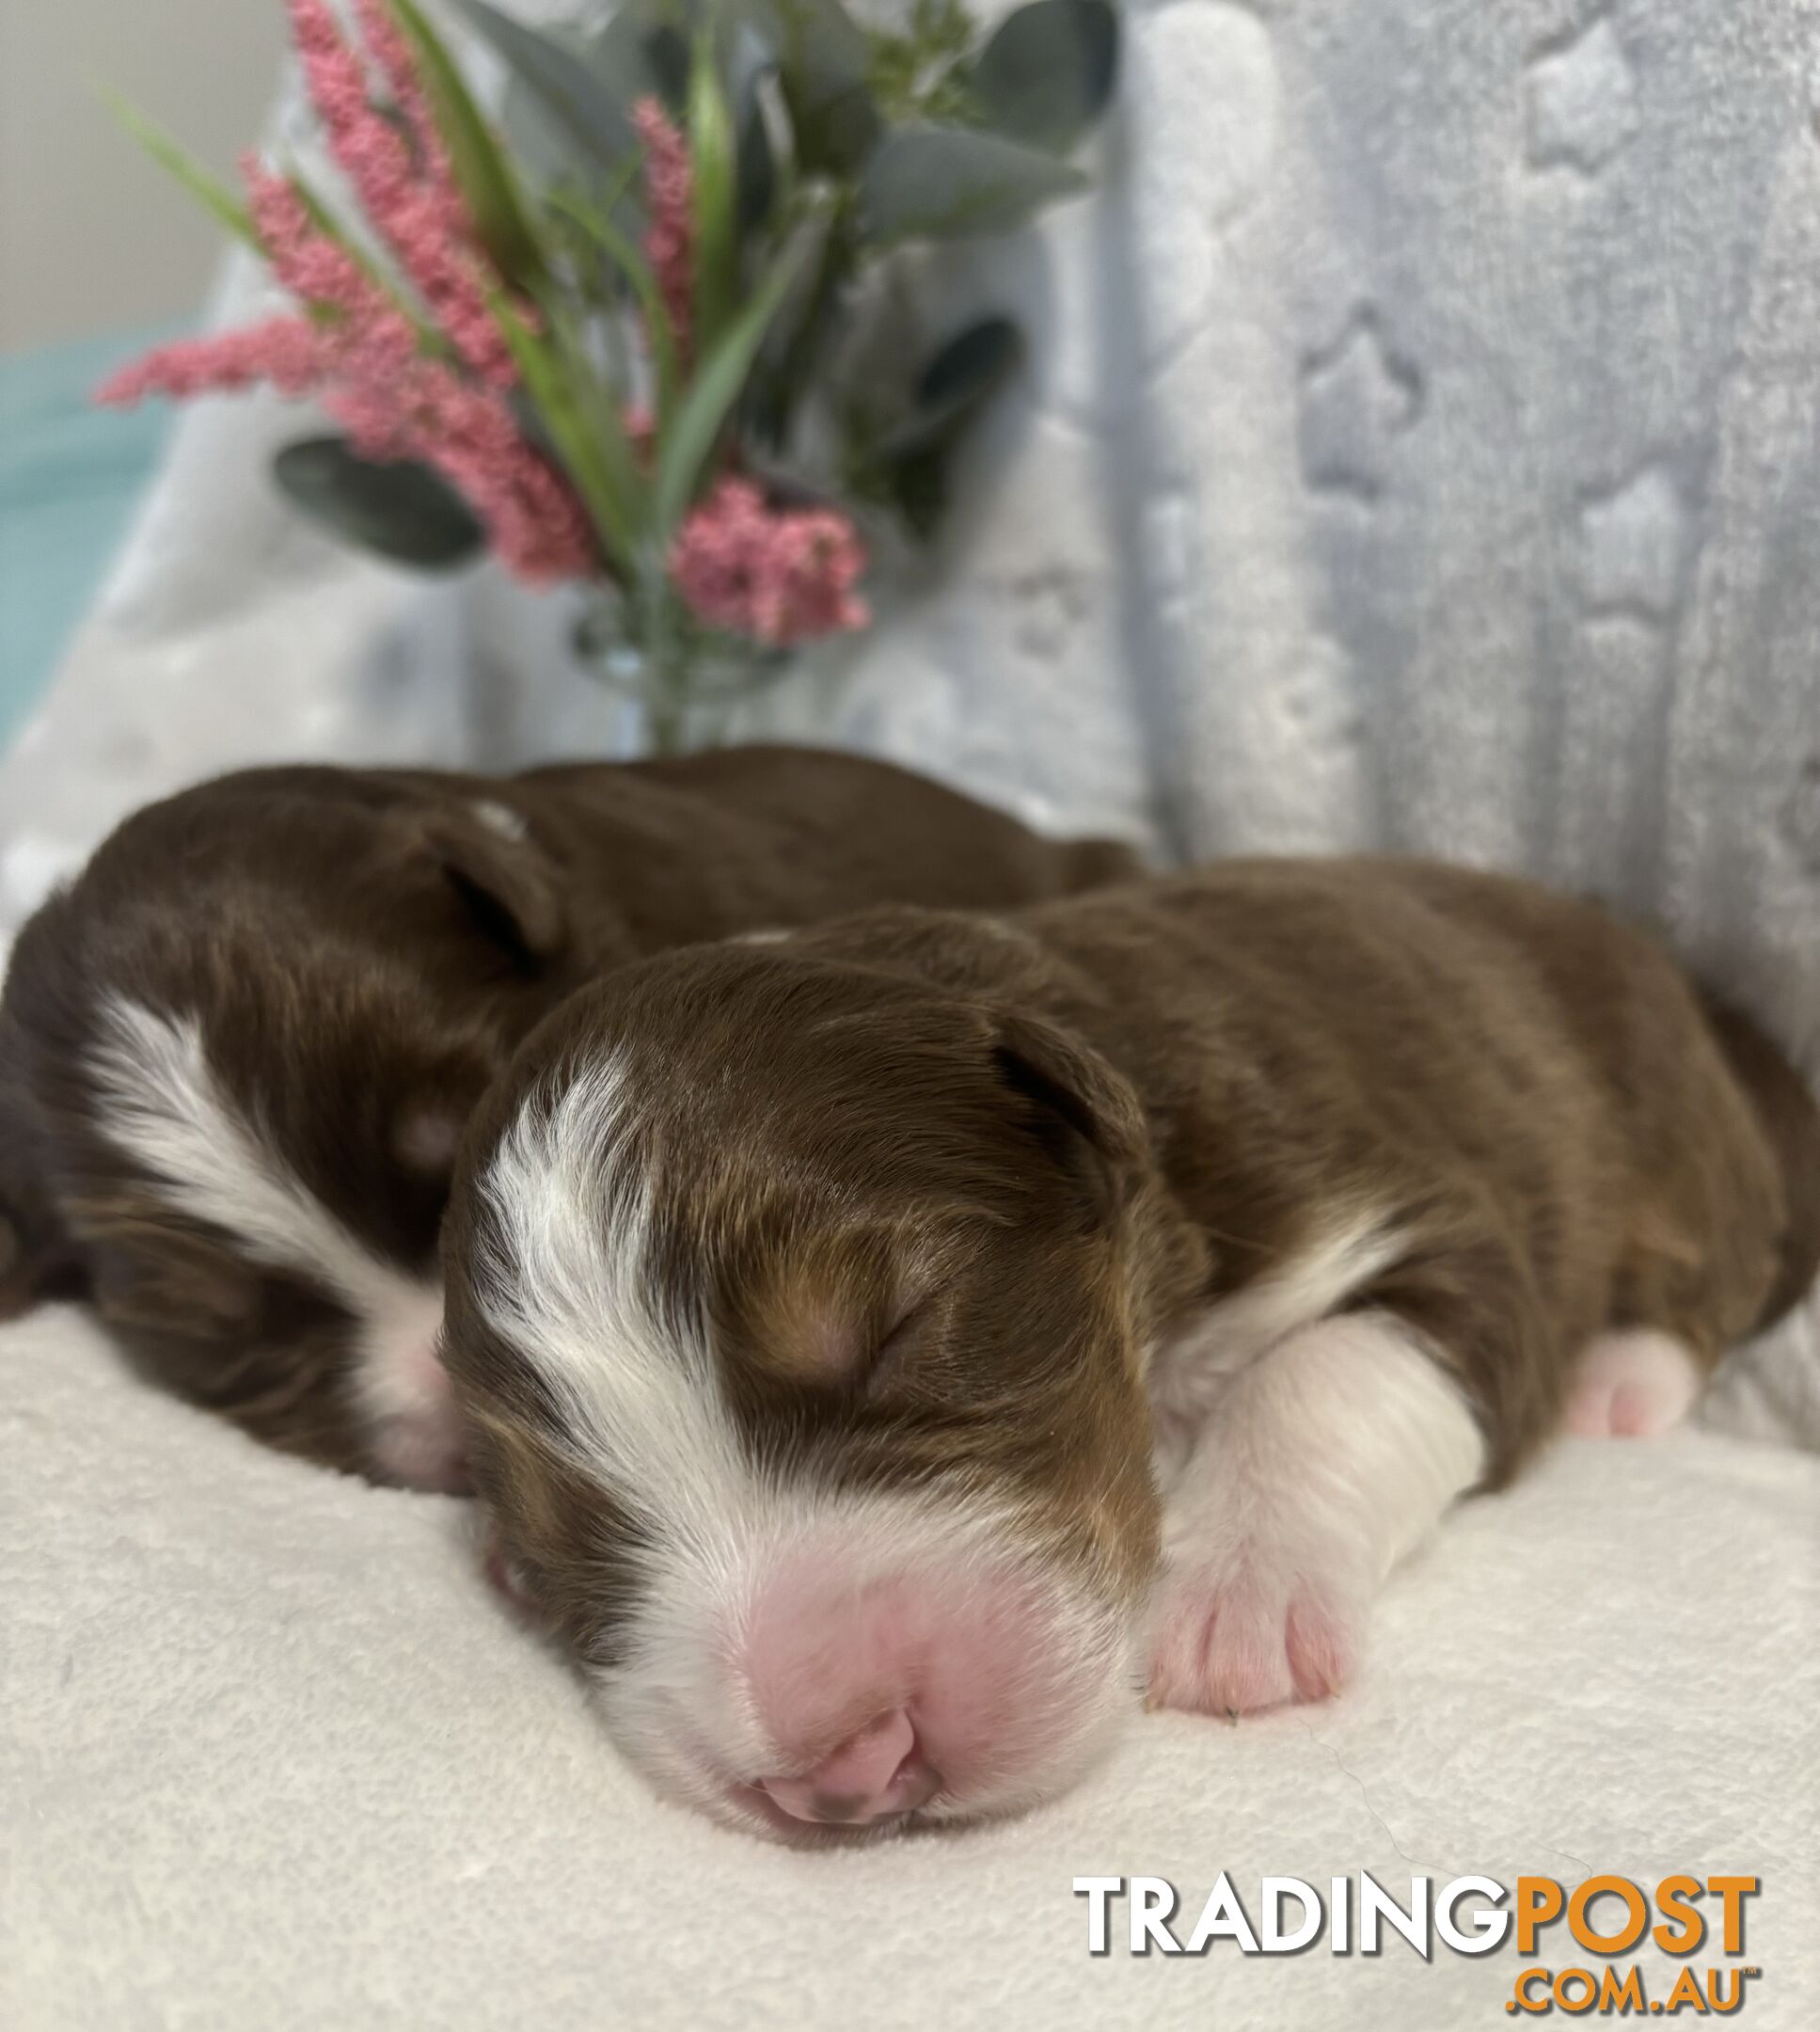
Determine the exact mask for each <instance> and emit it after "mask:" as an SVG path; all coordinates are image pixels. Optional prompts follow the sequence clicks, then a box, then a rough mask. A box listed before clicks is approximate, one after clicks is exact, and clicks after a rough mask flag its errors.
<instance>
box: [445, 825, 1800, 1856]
mask: <svg viewBox="0 0 1820 2032" xmlns="http://www.w3.org/2000/svg"><path fill="white" fill-rule="evenodd" d="M444 1250H445V1260H446V1265H447V1270H448V1278H449V1308H448V1323H447V1330H446V1349H445V1352H446V1357H447V1359H448V1362H449V1364H450V1367H451V1371H452V1372H453V1374H454V1377H455V1380H456V1387H457V1391H458V1394H459V1395H460V1396H461V1398H462V1399H463V1401H464V1403H465V1405H466V1406H467V1410H468V1411H469V1413H470V1414H471V1417H472V1421H473V1427H474V1446H475V1471H476V1476H477V1481H478V1485H479V1487H480V1489H481V1491H482V1494H483V1497H484V1499H485V1500H486V1502H487V1504H488V1505H489V1507H490V1510H491V1513H492V1518H493V1520H494V1527H495V1529H496V1530H497V1532H498V1533H499V1555H500V1561H501V1564H502V1565H503V1567H504V1569H505V1570H506V1571H507V1572H508V1573H509V1574H510V1575H511V1576H512V1578H513V1580H514V1585H515V1586H516V1587H517V1588H518V1589H519V1590H520V1591H521V1592H522V1593H523V1595H525V1596H526V1597H527V1598H528V1599H529V1601H530V1603H531V1604H532V1605H533V1606H534V1607H535V1608H537V1609H538V1610H540V1611H542V1613H543V1614H544V1616H545V1617H546V1618H547V1620H548V1621H549V1623H550V1624H551V1625H552V1627H554V1628H555V1630H556V1631H558V1632H559V1633H560V1635H561V1636H562V1639H563V1640H565V1642H566V1643H567V1644H568V1646H569V1647H570V1648H571V1649H572V1651H573V1653H574V1654H575V1656H576V1657H577V1658H578V1660H579V1661H580V1663H581V1665H582V1667H583V1668H584V1670H585V1671H586V1673H587V1674H588V1675H589V1677H590V1678H591V1680H592V1681H593V1684H594V1686H595V1687H596V1688H597V1691H598V1696H599V1699H600V1701H601V1703H602V1706H603V1708H604V1712H605V1715H606V1718H607V1721H608V1722H609V1726H610V1727H611V1728H612V1729H613V1730H614V1731H615V1732H616V1733H617V1735H618V1737H619V1738H620V1740H621V1742H622V1744H623V1745H624V1747H625V1749H626V1751H627V1752H628V1753H629V1754H631V1755H632V1756H633V1757H634V1758H635V1759H636V1760H637V1761H638V1762H640V1763H641V1765H642V1766H643V1767H644V1768H645V1769H646V1770H648V1772H649V1773H650V1774H651V1775H652V1777H653V1778H654V1779H655V1780H656V1781H657V1784H658V1785H659V1786H662V1787H664V1788H665V1789H667V1790H669V1791H670V1792H672V1793H673V1794H674V1795H676V1796H679V1797H680V1798H682V1799H684V1800H686V1801H689V1802H694V1803H696V1804H698V1805H700V1806H702V1807H704V1808H705V1809H706V1810H707V1811H709V1812H711V1813H714V1814H716V1815H719V1816H720V1817H721V1818H725V1819H728V1820H730V1821H733V1822H735V1823H736V1824H741V1825H745V1826H748V1827H751V1828H754V1829H757V1830H761V1831H767V1832H770V1833H782V1834H805V1833H807V1834H813V1833H814V1832H815V1831H816V1830H822V1831H825V1830H826V1829H827V1828H829V1827H831V1826H848V1827H850V1826H863V1827H868V1828H878V1827H883V1826H888V1825H895V1824H902V1823H903V1822H904V1821H905V1820H907V1819H910V1818H917V1819H929V1820H948V1819H956V1818H968V1817H973V1816H979V1815H987V1814H995V1813H1000V1812H1004V1811H1007V1810H1010V1809H1012V1808H1016V1807H1018V1806H1021V1805H1023V1804H1025V1803H1027V1802H1031V1801H1033V1800H1036V1799H1038V1798H1041V1797H1043V1796H1045V1795H1048V1794H1051V1793H1052V1792H1053V1791H1055V1790H1056V1789H1058V1788H1059V1787H1061V1786H1065V1785H1066V1784H1067V1783H1068V1781H1069V1780H1070V1778H1071V1777H1072V1776H1073V1775H1074V1774H1075V1773H1076V1772H1078V1771H1079V1770H1081V1769H1082V1768H1083V1767H1084V1764H1085V1763H1086V1762H1087V1761H1088V1760H1089V1759H1090V1758H1091V1757H1092V1756H1093V1755H1094V1754H1095V1753H1096V1752H1097V1751H1098V1750H1099V1749H1100V1746H1101V1745H1102V1744H1103V1743H1104V1742H1105V1740H1106V1738H1107V1736H1108V1732H1109V1731H1110V1730H1111V1729H1112V1728H1113V1727H1114V1726H1116V1723H1117V1722H1118V1720H1119V1718H1120V1717H1121V1716H1123V1715H1124V1714H1126V1713H1127V1712H1128V1711H1130V1710H1131V1709H1132V1707H1135V1706H1136V1704H1137V1700H1138V1697H1139V1694H1140V1692H1141V1691H1143V1690H1144V1689H1145V1688H1147V1689H1148V1692H1149V1695H1150V1697H1151V1699H1152V1700H1153V1701H1155V1702H1158V1703H1162V1704H1165V1705H1168V1706H1173V1707H1184V1708H1190V1709H1198V1710H1203V1711H1210V1712H1225V1711H1227V1710H1239V1709H1249V1708H1254V1707H1266V1706H1270V1705H1273V1704H1274V1703H1278V1702H1283V1701H1290V1700H1295V1699H1305V1698H1312V1697H1315V1696H1317V1695H1320V1694H1322V1693H1325V1692H1327V1691H1330V1690H1332V1689H1334V1688H1337V1686H1338V1685H1339V1684H1340V1683H1341V1681H1342V1680H1343V1679H1344V1678H1345V1676H1346V1675H1347V1673H1348V1670H1349V1668H1350V1666H1351V1664H1352V1662H1353V1658H1354V1656H1355V1654H1356V1651H1357V1647H1358V1644H1359V1642H1360V1637H1361V1632H1362V1629H1363V1627H1364V1624H1365V1619H1366V1616H1367V1612H1368V1609H1369V1603H1370V1601H1371V1599H1372V1597H1373V1595H1374V1594H1375V1592H1376V1590H1377V1588H1378V1586H1379V1584H1380V1582H1381V1581H1382V1580H1384V1578H1385V1574H1386V1573H1387V1571H1388V1570H1389V1569H1390V1567H1391V1566H1392V1564H1394V1563H1395V1562H1396V1561H1397V1560H1398V1559H1399V1558H1400V1557H1401V1555H1402V1554H1403V1553H1404V1552H1405V1551H1406V1550H1408V1549H1409V1548H1410V1547H1411V1546H1412V1545H1413V1544H1415V1543H1416V1540H1417V1539H1419V1538H1420V1537H1421V1536H1422V1535H1423V1534H1424V1533H1425V1532H1427V1531H1428V1530H1429V1529H1430V1527H1431V1526H1432V1525H1433V1523H1434V1522H1435V1520H1436V1519H1437V1518H1438V1517H1439V1516H1441V1514H1442V1512H1443V1511H1444V1510H1445V1509H1446V1507H1447V1506H1448V1504H1449V1503H1450V1502H1451V1501H1452V1500H1454V1499H1455V1498H1456V1497H1458V1496H1460V1495H1462V1494H1463V1493H1464V1492H1465V1491H1468V1490H1472V1489H1476V1488H1484V1487H1496V1486H1497V1485H1498V1484H1502V1483H1504V1482H1505V1481H1507V1480H1508V1479H1509V1478H1510V1476H1511V1474H1512V1473H1513V1472H1514V1471H1515V1470H1516V1469H1517V1468H1518V1467H1519V1466H1520V1465H1521V1464H1522V1462H1523V1461H1524V1460H1525V1459H1526V1458H1527V1456H1528V1455H1529V1454H1530V1453H1532V1452H1533V1451H1534V1449H1535V1448H1536V1447H1537V1446H1538V1445H1539V1444H1540V1443H1541V1442H1542V1441H1543V1439H1544V1437H1547V1436H1548V1435H1549V1434H1551V1433H1552V1432H1554V1431H1556V1430H1557V1429H1559V1427H1560V1425H1561V1424H1562V1422H1563V1419H1564V1418H1565V1417H1568V1416H1572V1417H1573V1418H1574V1419H1575V1421H1576V1422H1578V1423H1579V1424H1581V1425H1582V1426H1583V1427H1585V1428H1587V1429H1598V1430H1602V1431H1632V1430H1644V1429H1654V1427H1656V1426H1658V1425H1660V1424H1663V1423H1666V1422H1668V1421H1670V1420H1671V1419H1672V1418H1673V1417H1674V1416H1676V1415H1677V1414H1678V1413H1679V1411H1680V1410H1681V1409H1683V1408H1685V1404H1686V1402H1687V1400H1688V1398H1689V1397H1690V1395H1691V1394H1692V1391H1693V1388H1694V1385H1695V1382H1696V1379H1697V1378H1698V1376H1699V1375H1700V1374H1701V1373H1702V1372H1703V1371H1705V1370H1706V1369H1707V1368H1709V1367H1710V1365H1711V1364H1712V1363H1713V1362H1714V1361H1715V1360H1716V1359H1717V1357H1718V1355H1719V1354H1720V1352H1721V1351H1722V1350H1723V1349H1724V1348H1726V1347H1727V1346H1728V1344H1730V1343H1732V1342H1733V1341H1737V1340H1738V1339H1739V1338H1741V1337H1742V1336H1744V1335H1746V1334H1748V1333H1749V1332H1750V1331H1751V1330H1752V1329H1753V1328H1754V1327H1757V1326H1761V1325H1763V1324H1764V1323H1765V1321H1766V1320H1767V1319H1768V1318H1769V1317H1770V1316H1771V1315H1772V1314H1774V1313H1776V1312H1777V1311H1779V1310H1780V1309H1782V1308H1784V1307H1786V1306H1787V1305H1789V1304H1791V1303H1792V1302H1793V1301H1794V1299H1795V1297H1796V1295H1797V1294H1799V1292H1800V1291H1801V1290H1802V1289H1803V1288H1804V1287H1805V1285H1806V1284H1807V1283H1808V1281H1809V1280H1810V1279H1811V1278H1812V1274H1813V1271H1814V1267H1815V1262H1816V1258H1817V1257H1820V1119H1817V1118H1816V1113H1815V1109H1814V1106H1813V1103H1812V1100H1811V1099H1810V1097H1809V1096H1808V1095H1807V1093H1806V1091H1805V1090H1804V1089H1803V1087H1801V1086H1800V1084H1799V1083H1798V1081H1797V1080H1796V1078H1795V1076H1794V1074H1793V1073H1792V1072H1790V1071H1789V1070H1788V1068H1787V1067H1786V1066H1785V1065H1784V1064H1783V1062H1782V1061H1781V1059H1780V1056H1778V1055H1777V1054H1776V1053H1775V1051H1774V1050H1773V1049H1772V1048H1771V1047H1770V1046H1769V1045H1768V1044H1767V1043H1766V1042H1765V1040H1763V1039H1762V1038H1761V1037H1760V1036H1758V1035H1757V1033H1756V1032H1755V1031H1754V1030H1753V1029H1752V1028H1751V1027H1750V1025H1749V1024H1748V1023H1746V1022H1745V1021H1744V1020H1743V1019H1741V1018H1737V1017H1733V1016H1730V1015H1722V1014H1721V1015H1717V1016H1716V1015H1715V1014H1714V1012H1712V1011H1711V1010H1709V1009H1707V1008H1703V1007H1702V1004H1701V1000H1700V998H1699V997H1698V995H1697V994H1696V992H1694V991H1693V990H1692V989H1691V988H1690V987H1689V985H1688V983H1687V981H1686V980H1685V978H1684V976H1682V975H1681V973H1680V972H1679V971H1678V970H1677V968H1676V967H1675V966H1674V964H1673V963H1672V962H1671V961H1670V960H1669V959H1668V958H1667V957H1666V955H1665V954H1664V953H1663V952H1662V951H1660V950H1659V949H1658V948H1657V947H1656V946H1654V945H1652V944H1650V943H1649V942H1648V941H1646V940H1644V939H1642V938H1640V937H1638V936H1635V935H1633V934H1631V933H1629V932H1627V931H1625V930H1622V929H1620V928H1619V927H1618V926H1617V925H1615V924H1614V923H1612V922H1611V921H1610V920H1609V919H1608V918H1607V917H1606V916H1605V915H1604V914H1603V913H1601V912H1600V911H1598V910H1597V909H1595V908H1593V907H1591V906H1590V905H1586V904H1582V903H1577V902H1572V901H1568V900H1565V899H1563V898H1559V897H1553V896H1549V895H1547V894H1545V893H1543V892H1542V891H1540V890H1537V889H1534V888H1530V887H1527V886H1525V885H1522V884H1520V883H1517V882H1514V881H1503V880H1499V879H1496V878H1494V877H1490V876H1482V875H1475V874H1468V873H1464V872H1460V871H1455V870H1451V869H1448V868H1443V867H1437V866H1432V865H1421V864H1415V863H1392V862H1376V863H1371V862H1353V863H1345V862H1332V863H1296V862H1280V863H1262V862H1260V863H1250V864H1244V863H1235V864H1231V865H1224V866H1219V867H1214V868H1211V869H1208V870H1206V871H1204V872H1202V873H1198V874H1195V875H1191V876H1187V877H1184V878H1179V879H1176V880H1170V881H1157V882H1154V883H1150V884H1147V885H1143V886H1137V887H1132V888H1131V889H1128V890H1124V891H1115V892H1111V893H1107V894H1103V895H1100V896H1098V897H1082V898H1079V899H1076V900H1074V901H1070V902H1066V903H1055V904H1052V905H1047V906H1043V907H1040V908H1037V909H1034V910H1029V911H1025V912H1022V913H1017V914H1014V915H1011V916H1008V917H1006V918H1005V919H1003V920H999V921H996V922H994V921H989V920H973V921H969V920H967V919H964V918H960V917H957V916H950V915H944V914H942V913H924V912H910V911H897V912H893V911H884V912H878V913H873V914H871V915H869V916H865V917H861V918H857V919H854V920H851V921H849V922H847V923H845V924H841V925H836V926H831V927H828V928H824V929H819V930H812V931H808V932H805V933H802V934H799V935H798V936H795V937H793V938H791V939H790V940H788V941H787V942H785V943H783V944H777V945H767V946H763V947H758V946H725V947H721V948H718V949H705V948H704V949H698V950H695V951H689V952H682V953H676V954H673V955H671V956H669V957H666V958H663V959H658V960H651V961H648V962H645V963H642V964H641V965H639V966H636V967H632V968H628V969H625V970H624V971H623V972H621V973H620V974H618V975H617V976H614V977H612V978H611V979H609V980H607V981H605V982H603V983H601V984H600V985H599V986H598V987H596V988H593V989H592V990H589V991H587V992H584V993H582V994H579V995H578V996H576V997H575V998H574V999H573V1000H572V1001H570V1002H569V1003H567V1004H566V1005H565V1006H564V1007H563V1008H562V1009H561V1010H560V1011H558V1012H557V1014H556V1015H555V1016H553V1017H552V1018H551V1019H550V1020H549V1021H547V1022H546V1024H543V1025H542V1026H541V1027H540V1028H539V1030H538V1031H537V1032H536V1033H535V1034H534V1036H533V1037H532V1038H530V1040H527V1042H526V1044H525V1046H524V1047H523V1049H522V1050H521V1051H520V1053H519V1054H518V1056H517V1057H516V1058H515V1059H514V1063H513V1065H512V1067H511V1069H510V1071H509V1072H507V1074H506V1075H505V1076H504V1077H503V1078H502V1079H501V1080H500V1081H499V1083H498V1085H497V1086H496V1087H495V1088H494V1089H493V1091H492V1093H491V1094H490V1095H489V1097H488V1100H487V1101H486V1103H484V1104H483V1108H482V1110H481V1111H480V1113H479V1115H478V1116H477V1117H476V1119H475V1122H474V1124H473V1126H472V1129H471V1130H470V1135H469V1141H468V1143H467V1147H466V1149H465V1151H464V1155H463V1159H462V1162H461V1165H460V1167H459V1173H458V1179H457V1183H456V1187H455V1192H454V1197H453V1199H452V1201H451V1214H450V1218H449V1222H448V1225H447V1227H446V1230H445V1237H444Z"/></svg>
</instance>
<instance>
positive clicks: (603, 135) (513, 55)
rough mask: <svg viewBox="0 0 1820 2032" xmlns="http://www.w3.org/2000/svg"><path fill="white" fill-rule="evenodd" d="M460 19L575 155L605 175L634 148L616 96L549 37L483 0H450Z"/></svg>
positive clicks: (634, 140) (635, 144) (580, 59)
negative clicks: (500, 60) (544, 114)
mask: <svg viewBox="0 0 1820 2032" xmlns="http://www.w3.org/2000/svg"><path fill="white" fill-rule="evenodd" d="M452 4H453V5H454V7H455V8H457V10H458V11H459V12H460V13H461V15H462V16H463V18H464V19H465V20H466V21H467V23H468V24H469V25H470V26H471V27H472V28H473V29H474V31H475V33H476V34H477V35H479V36H480V37H481V38H482V39H483V40H484V41H486V42H487V43H489V44H490V45H491V46H492V48H493V49H494V50H495V51H496V52H497V53H498V55H499V56H501V57H502V58H503V59H504V60H505V63H506V66H507V68H508V69H509V70H510V71H511V72H512V75H513V77H514V80H516V81H517V82H519V83H522V84H523V85H524V86H525V87H526V88H527V89H528V90H529V91H530V93H531V94H533V95H534V96H535V98H536V99H537V101H538V102H539V103H540V104H541V105H542V106H543V107H544V108H545V110H546V112H547V113H548V114H549V115H550V117H551V119H554V120H555V121H556V122H557V123H558V124H559V125H560V126H561V127H562V130H563V132H564V134H565V135H567V137H568V139H569V140H570V141H571V142H572V143H573V145H574V146H575V147H576V148H577V149H578V150H579V151H580V152H581V153H582V154H583V155H584V156H587V157H588V158H590V159H591V160H592V161H593V164H594V165H595V166H596V167H600V168H604V169H607V170H609V171H611V170H613V169H616V168H617V167H619V165H620V164H621V163H622V162H624V161H625V157H626V156H627V155H628V154H629V153H630V152H631V151H633V150H634V149H636V148H637V147H638V135H637V133H636V131H635V130H634V128H633V126H632V123H631V121H630V120H629V119H627V118H626V115H625V104H624V103H623V102H622V101H621V99H620V98H619V96H618V95H617V94H616V93H615V92H613V91H612V90H611V89H609V87H608V86H607V85H605V84H604V83H603V82H602V81H601V79H600V78H599V77H598V76H597V75H596V74H595V72H594V71H593V69H592V67H591V66H590V65H589V64H588V63H587V62H586V60H585V59H584V58H583V57H582V56H579V55H578V54H577V53H576V52H575V50H574V49H573V48H571V47H569V46H566V45H565V44H564V43H563V42H562V41H559V40H557V38H556V37H555V36H553V35H546V34H540V33H539V32H538V31H537V30H536V29H534V28H528V27H527V26H526V25H525V24H524V23H523V22H520V21H514V19H513V18H512V16H511V15H509V14H502V13H500V11H499V8H495V7H490V6H488V4H487V0H452Z"/></svg>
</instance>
